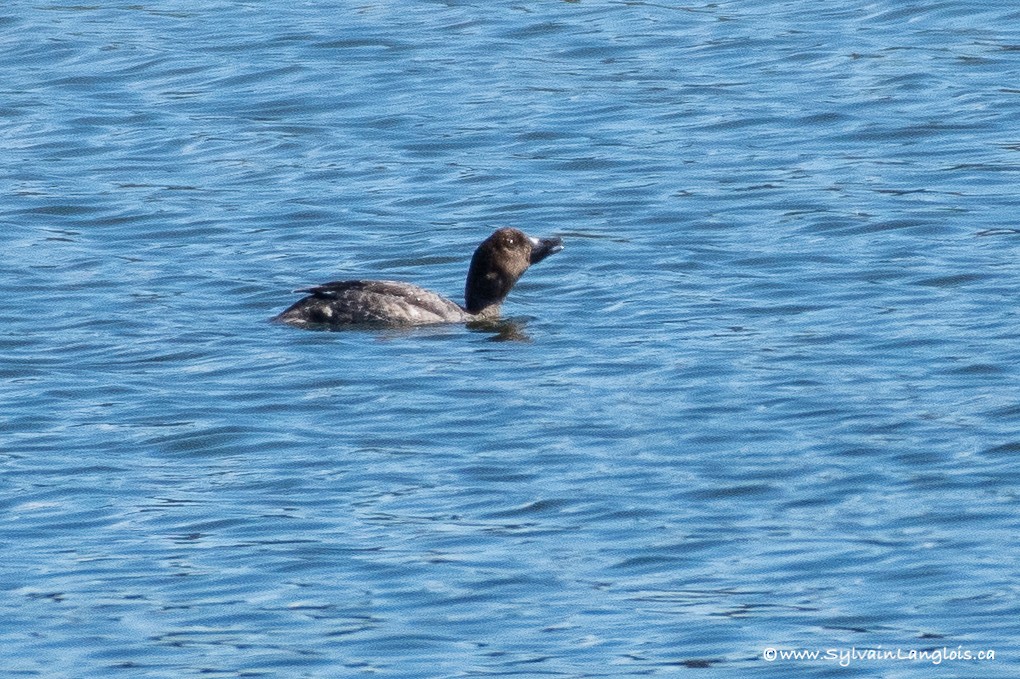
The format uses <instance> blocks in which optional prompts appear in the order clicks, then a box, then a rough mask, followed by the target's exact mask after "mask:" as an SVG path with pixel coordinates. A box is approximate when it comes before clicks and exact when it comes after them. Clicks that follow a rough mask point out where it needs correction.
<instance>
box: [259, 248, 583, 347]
mask: <svg viewBox="0 0 1020 679" xmlns="http://www.w3.org/2000/svg"><path fill="white" fill-rule="evenodd" d="M562 249H563V242H562V241H561V240H560V239H559V238H548V239H538V238H532V237H531V236H528V235H526V234H525V233H524V232H522V231H519V230H517V229H499V230H498V231H496V232H495V233H493V234H492V235H491V236H489V237H488V238H486V239H485V240H484V241H483V242H482V244H481V245H479V246H478V249H477V250H475V254H474V256H473V257H472V258H471V266H470V268H469V269H468V276H467V281H466V282H465V284H464V299H465V305H464V306H463V307H462V306H460V305H459V304H457V303H455V302H453V301H451V300H449V299H447V298H445V297H443V296H442V295H439V294H437V293H435V292H432V291H431V290H426V289H424V288H420V287H418V286H417V285H411V284H410V283H402V282H399V281H335V282H332V283H325V284H323V285H318V286H316V287H313V288H308V289H306V290H299V291H298V292H307V293H309V295H308V296H307V297H305V298H303V299H301V300H298V301H297V302H296V303H295V304H293V305H292V306H290V307H289V308H288V309H286V310H285V311H284V312H283V313H281V314H280V315H279V316H277V317H276V318H274V319H273V320H275V321H279V322H281V323H288V324H290V325H295V326H311V327H343V326H350V325H389V326H400V325H429V324H434V323H464V322H467V321H472V320H489V319H496V318H498V317H499V309H500V305H501V304H502V303H503V300H504V299H505V298H506V296H507V294H508V293H509V292H510V290H511V289H512V288H513V286H514V284H515V283H516V282H517V279H519V278H520V277H521V274H523V273H524V272H525V271H526V270H527V268H528V267H529V266H530V265H532V264H535V263H537V262H540V261H542V260H543V259H545V258H546V257H548V256H549V255H551V254H553V253H555V252H559V251H560V250H562Z"/></svg>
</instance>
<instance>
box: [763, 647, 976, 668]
mask: <svg viewBox="0 0 1020 679" xmlns="http://www.w3.org/2000/svg"><path fill="white" fill-rule="evenodd" d="M761 656H762V659H764V660H765V661H766V662H770V663H771V662H826V663H829V662H835V663H839V665H840V666H841V667H849V666H850V665H852V664H855V663H869V662H923V663H929V664H931V665H941V664H942V663H944V662H978V661H994V660H995V651H994V650H992V649H981V650H975V649H969V648H964V647H963V646H957V647H955V648H949V647H948V646H941V647H938V648H900V647H897V648H883V647H882V646H876V647H874V648H857V647H856V646H851V647H850V648H823V649H808V648H776V647H773V646H768V647H766V648H765V649H764V650H763V651H762V654H761Z"/></svg>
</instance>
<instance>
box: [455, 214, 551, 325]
mask: <svg viewBox="0 0 1020 679" xmlns="http://www.w3.org/2000/svg"><path fill="white" fill-rule="evenodd" d="M562 249H563V241H562V240H560V239H559V238H544V239H542V238H533V237H531V236H529V235H527V234H526V233H524V232H523V231H519V230H517V229H509V228H507V229H499V230H498V231H496V232H495V233H493V234H492V235H491V236H489V237H488V238H486V239H485V240H484V241H482V244H481V245H479V246H478V249H477V250H475V254H474V256H473V257H472V258H471V267H470V268H469V269H468V275H467V282H466V283H465V285H464V302H465V308H466V309H467V311H468V313H471V314H476V315H485V316H496V315H497V314H498V313H499V305H500V304H502V303H503V300H504V299H505V298H506V296H507V294H509V293H510V290H511V289H512V288H513V287H514V284H515V283H516V282H517V279H518V278H520V277H521V274H523V273H524V272H525V271H527V270H528V267H529V266H531V265H532V264H536V263H538V262H541V261H542V260H543V259H545V258H546V257H548V256H549V255H551V254H553V253H555V252H559V251H560V250H562Z"/></svg>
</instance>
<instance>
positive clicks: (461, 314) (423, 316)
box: [274, 281, 468, 326]
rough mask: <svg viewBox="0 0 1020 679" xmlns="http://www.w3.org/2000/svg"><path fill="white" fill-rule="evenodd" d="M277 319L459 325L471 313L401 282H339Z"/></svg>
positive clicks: (307, 322) (319, 322) (313, 292)
mask: <svg viewBox="0 0 1020 679" xmlns="http://www.w3.org/2000/svg"><path fill="white" fill-rule="evenodd" d="M301 292H308V293H309V295H308V296H307V297H305V298H304V299H301V300H298V301H297V302H296V303H295V304H293V305H292V306H291V307H290V308H288V309H286V310H285V311H284V312H283V313H281V314H280V315H279V316H277V317H276V318H275V319H274V320H276V321H280V322H282V323H289V324H291V325H299V326H304V325H321V326H345V325H359V324H365V325H427V324H430V323H456V322H461V321H464V320H466V319H467V318H468V314H467V313H466V312H465V311H464V310H463V309H462V308H461V307H460V306H459V305H457V304H456V303H455V302H453V301H451V300H449V299H446V298H445V297H443V296H442V295H439V294H436V293H434V292H432V291H431V290H426V289H424V288H419V287H418V286H417V285H411V284H410V283H401V282H398V281H336V282H333V283H326V284H324V285H318V286H316V287H314V288H309V289H308V290H302V291H301Z"/></svg>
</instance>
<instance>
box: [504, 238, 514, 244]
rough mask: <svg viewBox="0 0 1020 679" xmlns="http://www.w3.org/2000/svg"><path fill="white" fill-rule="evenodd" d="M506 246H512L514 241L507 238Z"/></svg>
mask: <svg viewBox="0 0 1020 679" xmlns="http://www.w3.org/2000/svg"><path fill="white" fill-rule="evenodd" d="M506 244H507V245H513V244H514V239H513V238H507V239H506Z"/></svg>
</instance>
